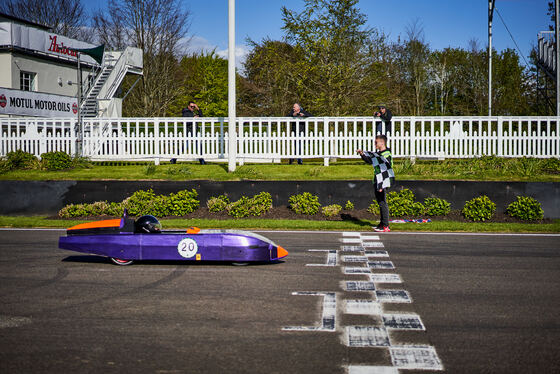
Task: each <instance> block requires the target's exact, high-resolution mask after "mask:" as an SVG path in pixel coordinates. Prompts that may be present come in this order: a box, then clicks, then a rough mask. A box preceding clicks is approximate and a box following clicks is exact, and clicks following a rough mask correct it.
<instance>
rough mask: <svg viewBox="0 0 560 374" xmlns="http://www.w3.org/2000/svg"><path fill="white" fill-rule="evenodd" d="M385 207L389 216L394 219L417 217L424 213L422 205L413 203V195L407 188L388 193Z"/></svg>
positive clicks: (424, 209)
mask: <svg viewBox="0 0 560 374" xmlns="http://www.w3.org/2000/svg"><path fill="white" fill-rule="evenodd" d="M387 205H389V212H390V214H391V215H392V216H395V217H404V216H418V215H422V214H424V212H425V211H426V208H425V207H424V205H422V203H419V202H415V201H414V193H413V192H412V191H411V190H409V189H408V188H405V189H403V190H400V191H392V192H389V193H388V194H387Z"/></svg>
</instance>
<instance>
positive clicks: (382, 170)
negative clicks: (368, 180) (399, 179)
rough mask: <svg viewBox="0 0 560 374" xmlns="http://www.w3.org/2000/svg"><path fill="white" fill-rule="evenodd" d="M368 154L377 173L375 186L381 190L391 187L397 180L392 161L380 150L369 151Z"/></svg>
mask: <svg viewBox="0 0 560 374" xmlns="http://www.w3.org/2000/svg"><path fill="white" fill-rule="evenodd" d="M367 155H368V156H369V157H371V164H372V166H373V170H374V173H375V176H374V181H375V188H376V189H377V190H381V189H385V188H388V187H391V184H392V183H393V182H394V181H395V172H394V171H393V168H392V166H391V163H390V162H389V161H388V160H387V159H386V158H385V157H383V156H382V155H381V154H380V153H378V152H367Z"/></svg>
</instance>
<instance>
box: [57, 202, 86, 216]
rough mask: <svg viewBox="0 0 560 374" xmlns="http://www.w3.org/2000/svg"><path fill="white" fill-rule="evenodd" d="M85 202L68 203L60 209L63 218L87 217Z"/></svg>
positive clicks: (59, 214) (59, 212) (59, 213)
mask: <svg viewBox="0 0 560 374" xmlns="http://www.w3.org/2000/svg"><path fill="white" fill-rule="evenodd" d="M85 213H86V211H85V209H84V204H68V205H66V206H65V207H63V208H62V209H60V210H59V211H58V216H59V217H61V218H72V217H85V216H86V214H85Z"/></svg>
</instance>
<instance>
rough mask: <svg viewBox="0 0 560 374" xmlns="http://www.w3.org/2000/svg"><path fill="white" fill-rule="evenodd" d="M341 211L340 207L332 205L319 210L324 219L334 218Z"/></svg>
mask: <svg viewBox="0 0 560 374" xmlns="http://www.w3.org/2000/svg"><path fill="white" fill-rule="evenodd" d="M341 210H342V206H340V205H338V204H332V205H327V206H324V207H323V208H322V209H321V213H323V215H324V216H325V217H334V216H337V215H338V214H340V211H341Z"/></svg>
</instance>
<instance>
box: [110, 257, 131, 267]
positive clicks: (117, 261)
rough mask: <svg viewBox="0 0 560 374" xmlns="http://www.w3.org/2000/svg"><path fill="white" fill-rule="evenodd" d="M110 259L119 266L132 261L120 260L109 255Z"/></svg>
mask: <svg viewBox="0 0 560 374" xmlns="http://www.w3.org/2000/svg"><path fill="white" fill-rule="evenodd" d="M111 261H113V264H117V265H120V266H126V265H130V264H132V263H133V262H134V261H132V260H122V259H120V258H115V257H111Z"/></svg>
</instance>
